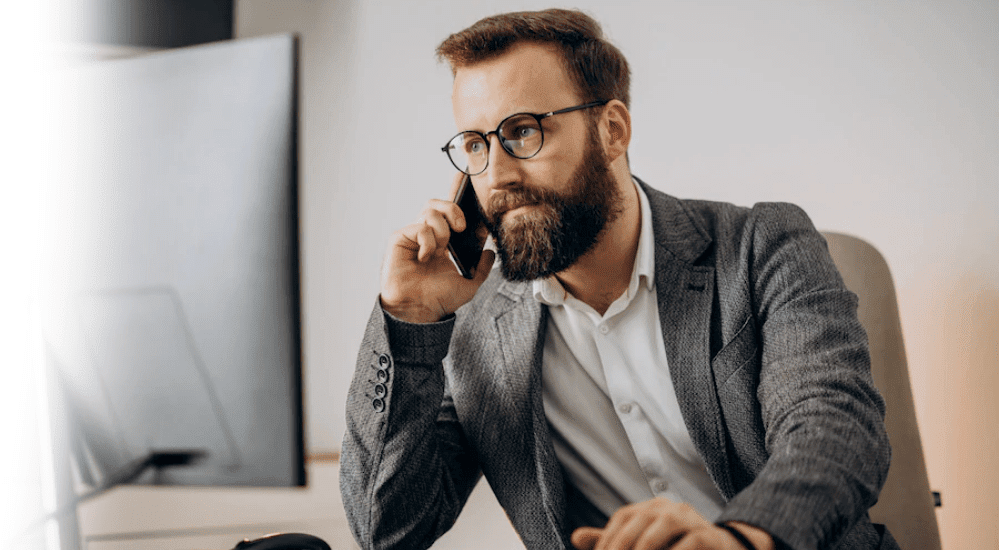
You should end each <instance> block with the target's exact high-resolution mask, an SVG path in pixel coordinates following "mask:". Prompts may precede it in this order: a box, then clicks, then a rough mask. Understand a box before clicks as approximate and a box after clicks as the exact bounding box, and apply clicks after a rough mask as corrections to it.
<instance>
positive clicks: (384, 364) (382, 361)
mask: <svg viewBox="0 0 1000 550" xmlns="http://www.w3.org/2000/svg"><path fill="white" fill-rule="evenodd" d="M390 363H392V360H391V359H389V356H388V355H386V354H384V353H383V354H382V355H379V356H378V368H379V370H381V369H387V368H389V364H390Z"/></svg>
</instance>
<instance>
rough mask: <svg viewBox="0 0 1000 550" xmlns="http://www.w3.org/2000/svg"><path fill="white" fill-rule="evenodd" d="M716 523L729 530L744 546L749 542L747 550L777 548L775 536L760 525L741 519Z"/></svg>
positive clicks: (772, 549) (771, 549)
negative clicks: (756, 525) (744, 521)
mask: <svg viewBox="0 0 1000 550" xmlns="http://www.w3.org/2000/svg"><path fill="white" fill-rule="evenodd" d="M716 525H718V526H719V527H721V528H723V529H725V530H726V531H729V533H730V534H731V535H733V538H735V539H736V540H738V541H739V542H740V544H742V545H743V546H747V544H749V545H750V547H749V548H748V549H747V550H775V544H774V537H772V536H771V534H770V533H768V532H767V531H765V530H763V529H761V528H759V527H755V526H753V525H750V524H749V523H743V522H740V521H727V522H725V523H722V522H720V523H717V524H716Z"/></svg>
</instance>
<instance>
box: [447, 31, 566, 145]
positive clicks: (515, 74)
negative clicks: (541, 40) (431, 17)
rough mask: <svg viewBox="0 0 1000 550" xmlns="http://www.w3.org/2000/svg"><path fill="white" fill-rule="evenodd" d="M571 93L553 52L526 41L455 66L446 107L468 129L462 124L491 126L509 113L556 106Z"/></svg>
mask: <svg viewBox="0 0 1000 550" xmlns="http://www.w3.org/2000/svg"><path fill="white" fill-rule="evenodd" d="M576 96H577V93H576V87H575V86H574V85H573V83H572V81H571V80H570V78H569V76H568V75H567V73H566V70H565V68H564V66H563V61H562V54H561V53H560V52H559V50H558V49H557V48H556V47H555V46H552V45H548V44H538V43H533V42H527V43H519V44H516V45H514V46H512V47H511V49H510V50H508V51H506V52H504V53H502V54H500V55H498V56H496V57H494V58H491V59H487V60H485V61H481V62H479V63H474V64H470V65H467V66H464V67H460V68H458V70H456V71H455V80H454V82H453V86H452V108H453V110H454V115H455V122H456V124H458V125H459V126H460V127H462V129H471V128H472V127H469V126H467V125H468V124H471V123H479V124H486V125H487V126H488V125H489V124H490V121H491V120H492V124H493V125H495V124H496V123H498V122H499V121H500V120H501V119H502V118H504V117H505V116H507V115H509V114H513V113H514V112H523V111H532V112H543V111H545V110H554V109H558V108H562V107H565V106H566V105H563V103H566V102H567V101H570V102H572V101H573V98H575V97H576ZM504 113H506V114H504ZM496 117H499V118H496ZM463 123H464V124H465V126H463ZM489 129H492V128H489Z"/></svg>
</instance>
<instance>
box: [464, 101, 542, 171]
mask: <svg viewBox="0 0 1000 550" xmlns="http://www.w3.org/2000/svg"><path fill="white" fill-rule="evenodd" d="M497 134H498V137H499V138H500V145H502V146H503V148H504V149H506V150H507V152H508V153H510V154H511V155H512V156H514V157H517V158H520V159H527V158H531V157H533V156H535V155H537V154H538V151H540V150H541V148H542V141H543V139H542V127H541V125H540V124H539V122H538V120H537V119H536V118H535V117H533V116H531V115H527V114H525V115H514V116H512V117H510V118H508V119H506V120H504V121H503V123H501V124H500V128H499V129H498V131H497ZM445 151H447V152H448V156H449V157H451V162H452V163H453V164H454V165H455V167H456V168H458V169H459V170H462V171H463V172H466V173H467V174H472V175H476V174H479V173H481V172H482V171H484V170H485V169H486V164H487V162H489V156H490V153H489V144H488V143H487V142H486V140H484V139H483V136H482V134H479V133H476V132H462V133H460V134H458V135H457V136H455V137H454V138H452V140H451V141H450V142H449V143H448V145H447V147H446V148H445Z"/></svg>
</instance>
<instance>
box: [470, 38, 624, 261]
mask: <svg viewBox="0 0 1000 550" xmlns="http://www.w3.org/2000/svg"><path fill="white" fill-rule="evenodd" d="M559 55H560V54H559V53H558V52H557V51H556V50H554V49H552V48H550V47H548V46H541V45H537V44H520V45H517V46H515V47H513V48H512V49H511V50H510V51H509V52H506V53H504V54H503V55H501V56H500V57H498V58H495V59H492V60H489V61H486V62H483V63H479V64H476V65H473V66H470V67H465V68H461V69H459V70H458V72H457V73H456V75H455V84H454V89H453V95H452V105H453V109H454V113H455V121H456V123H457V126H458V128H459V129H461V130H477V131H479V132H482V133H486V132H489V131H491V130H494V129H495V128H496V126H497V124H498V123H499V122H500V121H501V120H503V119H504V118H506V117H507V116H509V115H511V114H514V113H546V112H549V111H554V110H558V109H562V108H565V107H570V106H573V105H578V104H579V103H581V101H580V98H579V97H578V96H577V93H576V87H575V86H574V85H573V83H572V82H571V81H570V79H569V77H568V75H566V73H565V71H564V69H563V67H562V63H561V59H560V57H559ZM589 114H590V113H588V112H587V111H577V112H573V113H567V114H563V115H559V116H555V117H551V118H547V119H545V120H544V121H543V122H542V124H543V129H544V134H545V142H544V145H543V147H542V149H541V151H540V152H539V153H538V155H536V156H535V157H533V158H531V159H523V160H522V159H515V158H513V157H511V156H510V155H508V154H507V153H506V152H505V151H504V150H503V149H502V148H501V147H500V144H499V142H498V141H497V140H496V139H493V138H492V137H491V140H492V141H491V143H490V158H489V166H488V168H487V169H486V171H485V172H484V173H482V174H480V175H478V176H474V177H473V178H472V182H473V185H474V187H475V189H476V194H477V195H478V196H479V200H480V205H481V207H482V209H483V211H484V213H485V214H486V220H487V226H488V227H489V229H490V232H491V233H492V234H493V236H494V240H495V241H496V244H497V250H498V252H499V255H500V261H501V269H502V272H503V275H504V277H506V278H507V279H510V280H518V281H524V280H533V279H538V278H541V277H545V276H548V275H552V274H554V273H558V272H560V271H562V270H564V269H566V268H568V267H569V266H571V265H572V264H573V263H574V262H575V261H576V260H577V259H578V258H579V257H580V256H582V255H583V254H584V253H586V252H587V251H588V250H590V248H592V247H593V245H594V244H595V243H596V241H597V238H598V236H599V234H600V233H601V231H602V229H603V228H604V226H605V225H606V224H607V223H608V221H610V220H612V219H613V218H614V216H615V215H616V214H617V212H618V210H619V203H620V200H621V198H620V196H619V192H618V190H617V188H616V185H615V181H614V179H613V178H612V176H611V173H610V171H609V169H608V162H607V159H606V157H605V155H604V150H603V148H602V147H601V144H600V141H599V134H598V132H597V129H596V128H595V127H594V126H593V123H592V119H591V118H590V116H589Z"/></svg>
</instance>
